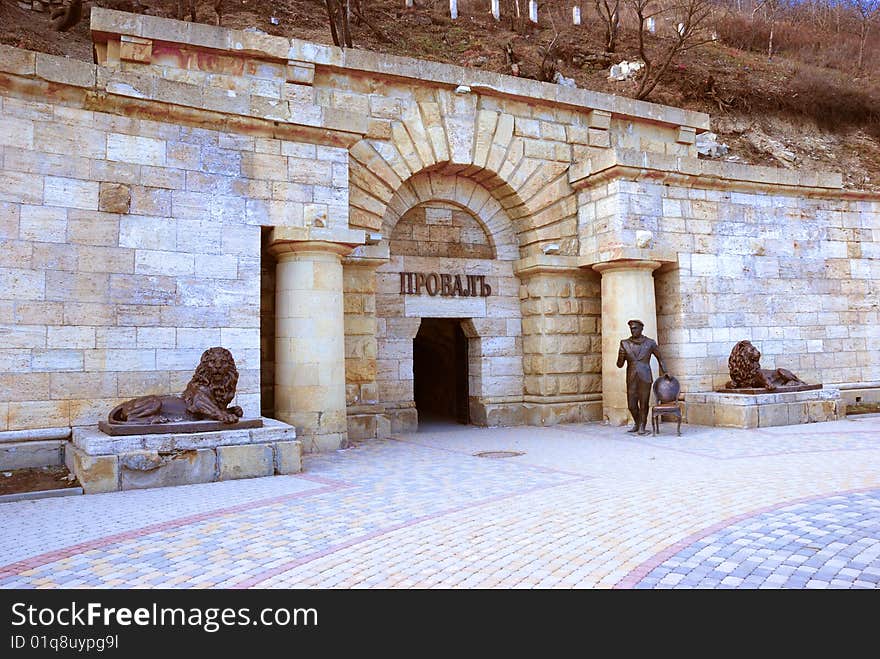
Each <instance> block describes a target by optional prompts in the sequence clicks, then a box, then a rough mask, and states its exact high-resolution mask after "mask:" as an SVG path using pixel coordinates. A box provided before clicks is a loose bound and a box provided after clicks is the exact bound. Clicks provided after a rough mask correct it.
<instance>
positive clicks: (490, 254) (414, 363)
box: [375, 172, 523, 431]
mask: <svg viewBox="0 0 880 659" xmlns="http://www.w3.org/2000/svg"><path fill="white" fill-rule="evenodd" d="M462 181H464V182H467V184H469V185H470V189H471V190H476V189H477V188H474V184H473V182H469V181H468V180H467V179H463V178H461V177H457V176H454V175H448V174H442V173H439V172H431V173H424V174H421V175H419V176H417V177H414V178H413V179H412V180H410V181H408V182H407V183H406V184H405V185H404V186H403V188H402V189H401V194H400V195H398V196H397V197H395V199H394V200H392V202H391V203H390V204H389V209H390V208H391V207H393V208H394V209H395V210H394V211H390V212H389V215H388V217H387V220H388V223H387V224H386V226H385V227H383V228H384V229H385V230H386V231H387V234H386V235H387V236H388V246H389V257H390V258H389V261H388V262H387V263H385V264H383V265H382V266H380V267H378V268H377V270H376V297H375V299H376V323H377V331H376V340H377V360H376V386H377V390H378V392H377V393H378V402H379V403H380V404H381V405H382V406H383V408H384V411H385V414H386V416H387V417H388V418H389V419H390V420H391V425H392V427H393V428H394V429H396V430H401V431H404V430H415V429H416V428H417V427H418V425H419V421H420V420H421V419H422V418H430V419H437V418H445V419H450V420H455V421H458V422H461V423H474V424H479V425H506V424H513V423H521V422H522V421H521V407H522V397H523V366H522V318H521V310H520V300H519V280H518V279H517V277H516V276H515V274H514V271H513V265H514V262H515V260H516V259H517V258H518V257H519V250H518V247H517V246H516V239H515V236H514V234H513V231H512V229H511V228H510V223H509V221H507V220H506V218H505V216H504V210H503V209H502V208H501V207H500V205H498V204H497V202H494V200H493V199H492V198H491V197H489V195H488V193H485V194H477V193H475V192H474V193H473V194H468V195H460V194H459V195H456V194H455V192H456V190H459V191H460V190H461V189H462V187H463V184H462V183H461V182H462ZM447 193H448V194H447ZM397 199H401V200H403V199H405V200H406V204H404V203H403V201H400V202H398V201H397ZM472 200H474V204H471V201H472ZM477 200H478V201H477Z"/></svg>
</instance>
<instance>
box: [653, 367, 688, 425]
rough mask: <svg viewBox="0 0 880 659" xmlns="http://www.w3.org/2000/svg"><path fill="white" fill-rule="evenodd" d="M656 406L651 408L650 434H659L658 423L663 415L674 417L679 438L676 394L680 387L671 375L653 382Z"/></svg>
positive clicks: (679, 422) (678, 405)
mask: <svg viewBox="0 0 880 659" xmlns="http://www.w3.org/2000/svg"><path fill="white" fill-rule="evenodd" d="M652 388H653V389H654V396H655V397H656V399H657V404H656V405H654V407H652V408H651V434H652V435H658V434H659V433H660V421H661V420H662V417H663V415H664V414H667V415H669V416H674V417H675V418H676V420H677V421H678V427H677V431H678V436H679V437H681V405H680V404H679V402H678V400H677V399H678V393H679V391H681V385H680V384H679V383H678V380H676V379H675V378H674V377H672V376H671V375H668V374H667V375H662V376H660V377H659V378H657V379H656V380H655V381H654V385H653V387H652Z"/></svg>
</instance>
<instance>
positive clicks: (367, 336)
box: [342, 245, 391, 441]
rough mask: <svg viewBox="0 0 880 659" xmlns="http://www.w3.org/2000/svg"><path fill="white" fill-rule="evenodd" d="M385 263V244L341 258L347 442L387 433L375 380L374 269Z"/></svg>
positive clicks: (386, 419)
mask: <svg viewBox="0 0 880 659" xmlns="http://www.w3.org/2000/svg"><path fill="white" fill-rule="evenodd" d="M387 262H388V246H387V245H385V246H379V245H364V246H361V247H358V248H356V249H355V251H354V253H353V254H352V255H351V256H349V257H346V258H344V259H343V260H342V265H343V270H342V278H343V292H344V300H343V305H344V311H345V398H346V406H347V411H348V438H349V440H350V441H358V440H364V439H382V438H384V437H387V436H388V435H389V434H390V432H391V422H390V420H389V419H388V417H387V416H386V415H385V414H384V412H385V406H384V405H383V404H382V403H380V402H379V388H378V384H377V382H376V374H377V357H378V339H377V333H378V327H377V319H376V268H378V267H380V266H381V265H383V264H385V263H387Z"/></svg>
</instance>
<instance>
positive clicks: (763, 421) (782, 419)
mask: <svg viewBox="0 0 880 659" xmlns="http://www.w3.org/2000/svg"><path fill="white" fill-rule="evenodd" d="M789 407H792V405H790V404H788V403H776V404H774V405H761V406H759V407H758V427H759V428H768V427H771V426H786V425H788V424H789V423H790V421H789V415H788V411H789ZM794 422H795V423H799V420H797V419H795V420H794Z"/></svg>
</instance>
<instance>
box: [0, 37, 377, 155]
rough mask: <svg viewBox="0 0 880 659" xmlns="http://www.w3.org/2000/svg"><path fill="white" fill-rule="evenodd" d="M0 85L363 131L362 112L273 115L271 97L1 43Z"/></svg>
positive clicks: (291, 128)
mask: <svg viewBox="0 0 880 659" xmlns="http://www.w3.org/2000/svg"><path fill="white" fill-rule="evenodd" d="M0 91H8V92H10V93H13V94H15V95H19V96H23V97H28V98H34V99H38V100H44V99H47V98H51V99H55V100H58V101H63V102H65V103H69V104H72V105H79V106H81V107H83V108H85V109H88V110H96V111H101V112H107V113H110V114H120V115H122V114H124V115H127V116H135V117H140V118H146V119H153V120H160V121H162V120H164V121H177V122H180V123H183V124H187V125H194V126H203V127H206V128H213V129H218V130H228V131H241V132H248V133H250V134H258V135H265V136H269V137H276V138H279V139H288V140H298V141H304V142H312V143H315V144H325V145H334V146H341V147H346V148H348V147H350V146H351V145H352V144H354V143H355V142H357V141H359V140H360V139H362V137H363V135H364V134H365V133H366V131H367V118H366V117H362V116H361V115H359V114H356V113H353V112H345V111H341V110H333V111H332V112H330V111H328V110H327V109H326V108H323V107H321V106H319V105H314V106H308V108H306V109H308V110H311V112H306V111H302V110H303V108H298V110H300V111H298V112H292V113H291V114H290V115H289V116H287V117H281V116H277V117H276V116H273V114H272V112H271V108H268V107H267V103H269V102H271V101H272V100H273V99H268V98H264V97H260V96H249V95H246V94H238V95H232V96H230V95H229V94H227V93H225V92H223V90H221V89H213V90H212V89H207V88H204V87H202V86H199V85H194V84H187V83H183V82H175V81H172V80H166V79H164V78H162V77H160V76H159V75H152V74H150V73H146V72H143V71H138V72H131V71H122V70H119V69H116V68H112V67H105V66H98V65H95V64H89V63H88V62H81V61H78V60H71V59H68V58H65V57H56V56H54V55H47V54H45V53H37V52H32V51H28V50H22V49H19V48H11V47H9V46H3V45H0Z"/></svg>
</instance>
